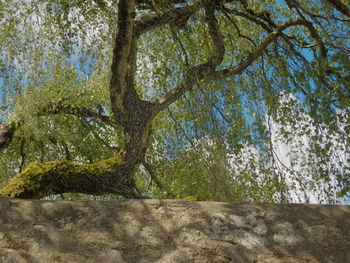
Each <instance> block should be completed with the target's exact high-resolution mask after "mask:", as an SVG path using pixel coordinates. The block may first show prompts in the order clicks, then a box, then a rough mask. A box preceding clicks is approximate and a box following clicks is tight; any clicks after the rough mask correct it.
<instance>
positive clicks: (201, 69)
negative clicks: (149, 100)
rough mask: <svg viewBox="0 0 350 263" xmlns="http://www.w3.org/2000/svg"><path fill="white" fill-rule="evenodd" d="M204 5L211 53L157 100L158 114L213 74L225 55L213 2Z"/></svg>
mask: <svg viewBox="0 0 350 263" xmlns="http://www.w3.org/2000/svg"><path fill="white" fill-rule="evenodd" d="M204 3H205V21H206V23H207V25H208V29H209V34H210V38H211V41H212V43H213V52H212V55H211V57H210V58H209V59H208V61H207V62H206V63H203V64H199V65H197V66H194V67H192V68H191V69H189V70H188V72H187V74H186V75H185V78H184V80H183V81H182V82H181V83H180V84H179V85H178V86H177V87H175V88H174V89H172V90H171V91H169V92H168V93H167V94H165V95H164V96H163V97H161V98H159V100H158V103H157V104H156V105H155V108H156V111H157V112H159V111H161V110H163V109H164V108H166V107H168V106H169V105H170V104H172V103H173V102H174V101H176V100H177V99H178V98H179V97H180V96H181V95H182V94H184V93H185V92H186V91H188V90H190V89H192V87H193V85H194V84H195V83H197V82H198V81H200V80H201V79H203V78H204V77H205V75H207V74H209V73H212V72H215V69H216V67H217V66H218V65H219V64H220V63H221V61H222V60H223V57H224V54H225V44H224V40H223V37H222V34H221V31H220V29H219V26H218V21H217V19H216V17H215V14H214V11H215V7H216V2H215V1H209V0H206V1H204Z"/></svg>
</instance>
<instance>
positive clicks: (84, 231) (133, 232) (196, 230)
mask: <svg viewBox="0 0 350 263" xmlns="http://www.w3.org/2000/svg"><path fill="white" fill-rule="evenodd" d="M0 262H2V263H6V262H11V263H13V262H16V263H17V262H26V263H27V262H84V263H88V262H103V263H105V262H135V263H136V262H137V263H146V262H169V263H170V262H174V263H178V262H179V263H187V262H188V263H190V262H198V263H205V262H208V263H209V262H210V263H212V262H261V263H262V262H271V263H276V262H277V263H278V262H298V263H299V262H309V263H310V262H339V263H345V262H350V206H330V205H329V206H328V205H300V204H288V205H285V204H284V205H279V204H257V203H218V202H190V201H183V200H125V201H110V202H106V201H59V202H54V201H39V200H19V199H6V198H0Z"/></svg>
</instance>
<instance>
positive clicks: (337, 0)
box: [327, 0, 350, 17]
mask: <svg viewBox="0 0 350 263" xmlns="http://www.w3.org/2000/svg"><path fill="white" fill-rule="evenodd" d="M327 2H329V3H330V4H331V5H333V6H334V7H335V8H336V9H337V10H338V11H339V12H341V13H342V14H343V15H346V16H348V17H350V9H349V8H348V7H347V6H346V5H345V4H343V3H342V1H341V0H327Z"/></svg>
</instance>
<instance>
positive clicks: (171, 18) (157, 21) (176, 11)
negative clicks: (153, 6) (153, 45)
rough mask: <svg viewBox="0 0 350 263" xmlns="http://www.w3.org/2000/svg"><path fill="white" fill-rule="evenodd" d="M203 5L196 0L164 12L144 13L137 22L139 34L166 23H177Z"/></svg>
mask: <svg viewBox="0 0 350 263" xmlns="http://www.w3.org/2000/svg"><path fill="white" fill-rule="evenodd" d="M201 7H202V4H201V2H196V3H195V4H192V5H187V6H184V7H177V8H172V9H168V10H165V11H163V12H157V13H155V14H150V15H144V16H143V17H141V18H140V19H139V20H137V21H136V22H135V24H136V28H137V35H138V36H140V35H141V34H143V33H145V32H147V31H149V30H151V29H153V28H156V27H159V26H162V25H165V24H177V23H180V22H182V21H183V20H186V19H188V18H189V17H190V16H191V15H192V14H194V13H195V12H197V11H198V10H199V9H200V8H201Z"/></svg>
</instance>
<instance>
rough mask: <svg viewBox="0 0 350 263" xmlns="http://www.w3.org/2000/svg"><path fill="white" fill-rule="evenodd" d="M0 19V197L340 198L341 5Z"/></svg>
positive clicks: (200, 6)
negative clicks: (0, 184)
mask: <svg viewBox="0 0 350 263" xmlns="http://www.w3.org/2000/svg"><path fill="white" fill-rule="evenodd" d="M1 9H2V10H3V12H2V15H1V17H0V18H1V23H2V24H1V34H0V36H1V37H0V40H1V49H2V53H1V54H2V55H1V57H0V59H1V64H0V66H1V69H2V70H1V72H2V73H1V74H2V75H1V81H2V87H3V88H2V101H3V103H2V106H1V111H2V113H3V114H2V115H3V116H4V118H3V124H2V125H3V128H2V132H1V134H0V148H1V151H2V153H1V157H0V161H1V168H0V169H1V170H0V174H1V177H2V181H3V184H4V187H3V188H2V190H1V191H0V194H1V195H3V196H9V197H22V198H42V197H45V196H48V195H57V194H65V193H76V194H88V195H92V196H99V195H106V194H114V195H117V196H123V197H126V198H131V197H132V198H138V197H144V196H152V197H171V198H181V197H184V196H186V195H192V196H195V197H196V198H198V199H207V200H210V199H211V200H222V201H229V200H230V201H233V200H236V201H241V200H255V201H279V202H288V201H291V200H295V198H294V199H292V198H293V197H292V193H293V192H295V190H296V189H297V190H298V191H299V192H300V193H301V194H305V195H307V193H308V192H310V191H316V192H318V193H321V194H320V198H321V199H319V200H320V201H325V202H336V201H339V197H345V196H346V195H349V185H350V181H349V159H350V157H349V152H350V151H349V143H348V142H349V131H350V126H349V103H350V90H349V87H350V75H349V72H350V67H349V65H350V64H349V54H350V48H349V47H350V45H349V36H350V32H349V31H350V30H349V29H350V26H349V23H350V15H349V12H350V11H349V10H350V9H349V5H348V3H346V2H345V1H340V0H334V1H333V0H332V1H330V0H327V1H322V2H320V1H301V0H298V1H274V0H270V1H246V0H231V1H230V0H226V1H224V0H222V1H220V0H218V1H209V0H202V1H199V0H198V1H195V0H193V1H185V0H183V1H179V0H178V1H176V0H172V1H171V0H157V1H148V0H128V1H127V0H120V1H118V2H116V1H75V0H71V1H34V0H33V1H28V2H22V1H20V2H16V1H13V2H12V1H6V2H4V3H3V2H2V3H1ZM112 43H113V45H112ZM283 144H284V145H292V146H293V147H292V149H290V150H291V151H289V152H288V156H287V157H286V156H284V155H286V154H285V153H281V152H278V150H279V147H281V145H283ZM293 149H294V151H293ZM300 149H301V150H302V151H303V152H301V150H300ZM282 157H283V158H282ZM15 174H17V175H16V176H14V175H15ZM66 197H74V198H78V197H81V196H80V195H71V194H70V195H66ZM302 198H304V200H307V199H308V197H307V196H305V197H303V196H302Z"/></svg>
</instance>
